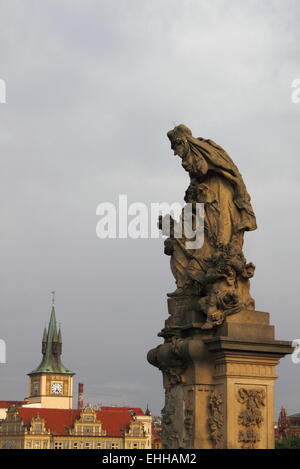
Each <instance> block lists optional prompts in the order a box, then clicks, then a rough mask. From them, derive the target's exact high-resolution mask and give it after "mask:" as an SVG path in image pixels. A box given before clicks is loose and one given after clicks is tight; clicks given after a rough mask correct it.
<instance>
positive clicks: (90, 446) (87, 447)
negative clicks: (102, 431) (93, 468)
mask: <svg viewBox="0 0 300 469" xmlns="http://www.w3.org/2000/svg"><path fill="white" fill-rule="evenodd" d="M84 447H85V449H92V443H86V444H85V445H84Z"/></svg>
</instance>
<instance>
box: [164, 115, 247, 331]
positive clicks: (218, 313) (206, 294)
mask: <svg viewBox="0 0 300 469" xmlns="http://www.w3.org/2000/svg"><path fill="white" fill-rule="evenodd" d="M167 135H168V138H169V139H170V142H171V148H172V149H173V150H174V154H175V155H178V156H179V157H180V158H181V160H182V163H181V164H182V167H183V168H184V169H185V170H186V171H187V172H188V173H189V175H190V185H189V187H188V188H187V190H186V193H185V198H184V200H185V202H186V203H189V204H195V203H197V202H198V203H203V204H204V242H203V245H202V247H201V248H199V249H188V248H187V246H186V241H187V238H186V237H181V238H178V237H174V230H175V229H176V222H175V221H174V220H173V219H171V222H172V227H171V233H170V236H169V238H167V239H166V240H165V253H166V254H167V255H170V256H171V270H172V273H173V275H174V277H175V280H176V285H177V289H176V290H175V292H173V293H170V294H168V296H170V297H177V296H183V297H184V296H186V297H187V296H197V297H198V308H199V309H200V310H201V311H202V312H203V313H204V314H205V315H206V318H207V320H206V322H205V324H203V326H202V328H203V329H210V328H213V327H214V326H217V325H220V324H222V322H223V321H224V319H225V316H226V315H229V314H233V313H236V312H238V311H240V310H241V309H254V300H253V299H252V298H251V296H250V293H249V283H250V282H249V278H250V277H252V276H253V274H254V270H255V266H254V265H253V264H252V263H247V262H246V259H245V257H244V255H243V239H244V232H245V231H251V230H255V229H256V220H255V215H254V212H253V209H252V207H251V203H250V196H249V194H248V192H247V190H246V187H245V184H244V182H243V179H242V176H241V174H240V172H239V171H238V169H237V167H236V166H235V164H234V163H233V161H232V160H231V158H230V157H229V155H228V154H227V153H226V152H225V150H224V149H223V148H222V147H220V146H219V145H217V144H216V143H215V142H213V141H212V140H204V139H203V138H195V137H193V136H192V133H191V131H190V129H189V128H188V127H186V126H185V125H182V124H181V125H178V126H176V127H175V128H174V129H173V130H170V131H169V132H168V134H167ZM159 227H160V228H162V219H160V220H159Z"/></svg>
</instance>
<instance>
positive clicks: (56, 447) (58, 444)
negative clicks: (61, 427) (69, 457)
mask: <svg viewBox="0 0 300 469" xmlns="http://www.w3.org/2000/svg"><path fill="white" fill-rule="evenodd" d="M62 448H63V444H62V441H55V443H54V449H62Z"/></svg>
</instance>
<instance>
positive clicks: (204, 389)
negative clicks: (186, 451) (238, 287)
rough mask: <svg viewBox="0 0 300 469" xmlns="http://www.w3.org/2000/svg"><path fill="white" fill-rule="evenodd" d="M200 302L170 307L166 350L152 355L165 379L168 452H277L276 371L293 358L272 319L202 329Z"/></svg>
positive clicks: (250, 318)
mask: <svg viewBox="0 0 300 469" xmlns="http://www.w3.org/2000/svg"><path fill="white" fill-rule="evenodd" d="M194 301H196V298H192V297H190V298H176V299H175V298H172V299H169V300H168V303H169V313H170V317H169V318H168V319H167V321H166V324H165V328H164V329H163V330H162V331H161V333H160V334H159V335H160V336H161V337H164V339H165V343H164V344H162V345H159V346H158V347H157V348H156V349H153V350H150V352H149V353H148V360H149V362H150V363H151V364H152V365H154V366H157V367H158V368H159V369H160V370H161V371H162V373H163V384H164V388H165V396H166V397H165V406H164V409H163V411H162V415H163V434H162V440H163V443H164V446H165V447H166V448H170V449H171V448H173V449H175V448H192V449H195V448H199V449H212V448H230V449H237V448H253V449H254V448H257V449H263V448H264V449H267V448H268V449H270V448H273V447H274V383H275V380H276V372H275V367H276V365H277V364H278V363H279V360H280V358H282V357H283V356H285V355H286V354H289V353H291V352H292V347H291V343H290V342H286V341H279V340H275V338H274V327H273V326H271V325H269V314H268V313H264V312H260V311H250V310H244V311H241V312H239V313H236V314H233V315H231V316H227V318H226V320H225V322H224V323H223V324H222V325H221V326H219V327H218V328H214V329H211V330H202V329H201V327H202V325H203V324H204V323H205V318H203V317H201V313H199V312H197V311H196V309H195V308H194Z"/></svg>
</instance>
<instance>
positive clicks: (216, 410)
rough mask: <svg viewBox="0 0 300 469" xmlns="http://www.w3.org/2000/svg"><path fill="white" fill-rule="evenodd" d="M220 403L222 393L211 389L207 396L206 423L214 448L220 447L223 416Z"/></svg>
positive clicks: (221, 402) (221, 401)
mask: <svg viewBox="0 0 300 469" xmlns="http://www.w3.org/2000/svg"><path fill="white" fill-rule="evenodd" d="M222 404H223V396H222V394H221V393H220V392H218V391H213V392H212V393H211V394H210V396H209V398H208V409H209V413H210V417H209V419H208V425H209V429H210V435H211V439H212V441H213V445H214V447H215V448H220V447H221V441H222V438H223V425H224V416H223V412H222Z"/></svg>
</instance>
